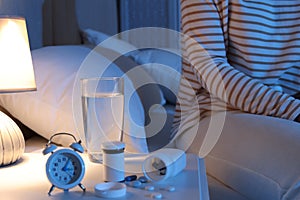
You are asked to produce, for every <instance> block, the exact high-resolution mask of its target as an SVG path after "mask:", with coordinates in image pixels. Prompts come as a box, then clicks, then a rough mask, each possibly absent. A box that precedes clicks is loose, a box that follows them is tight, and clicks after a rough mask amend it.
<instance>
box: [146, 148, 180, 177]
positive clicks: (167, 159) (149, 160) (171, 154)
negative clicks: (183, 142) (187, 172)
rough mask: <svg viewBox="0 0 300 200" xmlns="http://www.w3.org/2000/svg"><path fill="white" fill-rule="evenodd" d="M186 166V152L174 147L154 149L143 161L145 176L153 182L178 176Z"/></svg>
mask: <svg viewBox="0 0 300 200" xmlns="http://www.w3.org/2000/svg"><path fill="white" fill-rule="evenodd" d="M185 167H186V155H185V152H184V151H182V150H180V149H174V148H163V149H160V150H157V151H154V152H152V153H150V154H149V156H147V157H146V159H145V160H144V161H143V163H142V170H143V173H144V176H145V177H146V178H147V179H148V180H150V181H153V182H162V181H164V180H166V179H168V178H170V177H173V176H176V175H177V174H178V173H179V172H181V171H182V170H183V169H184V168H185Z"/></svg>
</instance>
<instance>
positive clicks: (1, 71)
mask: <svg viewBox="0 0 300 200" xmlns="http://www.w3.org/2000/svg"><path fill="white" fill-rule="evenodd" d="M32 90H36V84H35V79H34V71H33V65H32V58H31V52H30V46H29V42H28V36H27V28H26V22H25V19H24V18H21V17H0V92H20V91H32Z"/></svg>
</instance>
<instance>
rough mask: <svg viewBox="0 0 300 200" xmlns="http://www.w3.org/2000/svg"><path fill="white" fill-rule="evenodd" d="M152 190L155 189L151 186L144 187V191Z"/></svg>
mask: <svg viewBox="0 0 300 200" xmlns="http://www.w3.org/2000/svg"><path fill="white" fill-rule="evenodd" d="M154 189H155V187H154V186H153V185H147V186H145V190H148V191H153V190H154Z"/></svg>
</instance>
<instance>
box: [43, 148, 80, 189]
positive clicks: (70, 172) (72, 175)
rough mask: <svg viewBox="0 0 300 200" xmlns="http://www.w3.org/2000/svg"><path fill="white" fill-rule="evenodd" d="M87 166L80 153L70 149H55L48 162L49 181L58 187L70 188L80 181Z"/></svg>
mask: <svg viewBox="0 0 300 200" xmlns="http://www.w3.org/2000/svg"><path fill="white" fill-rule="evenodd" d="M84 172H85V167H84V162H83V160H82V158H81V157H80V156H79V154H78V153H76V152H75V151H72V150H70V149H60V150H58V151H55V152H54V153H53V154H52V155H51V156H50V157H49V159H48V161H47V163H46V173H47V177H48V179H49V181H50V182H51V183H52V184H53V185H55V186H56V187H58V188H61V189H69V188H72V187H75V186H76V185H78V184H79V183H80V181H81V180H82V178H83V176H84Z"/></svg>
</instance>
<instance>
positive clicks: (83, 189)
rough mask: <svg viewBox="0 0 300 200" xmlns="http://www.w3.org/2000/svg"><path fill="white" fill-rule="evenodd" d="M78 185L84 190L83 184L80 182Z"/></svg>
mask: <svg viewBox="0 0 300 200" xmlns="http://www.w3.org/2000/svg"><path fill="white" fill-rule="evenodd" d="M78 186H79V187H80V188H81V189H82V190H83V191H84V192H85V189H86V188H85V187H84V185H82V184H81V183H79V184H78Z"/></svg>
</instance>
